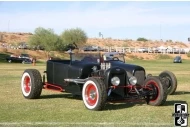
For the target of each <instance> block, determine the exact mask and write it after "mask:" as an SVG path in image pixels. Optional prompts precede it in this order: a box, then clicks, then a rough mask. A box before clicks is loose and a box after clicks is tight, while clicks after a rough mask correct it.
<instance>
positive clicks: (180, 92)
mask: <svg viewBox="0 0 190 130" xmlns="http://www.w3.org/2000/svg"><path fill="white" fill-rule="evenodd" d="M184 94H190V92H187V91H177V92H175V93H174V94H172V95H184Z"/></svg>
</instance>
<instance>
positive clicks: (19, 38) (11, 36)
mask: <svg viewBox="0 0 190 130" xmlns="http://www.w3.org/2000/svg"><path fill="white" fill-rule="evenodd" d="M30 36H32V33H7V32H0V46H1V45H2V43H5V44H7V45H9V44H12V45H14V44H18V43H20V42H27V41H28V38H29V37H30ZM87 44H88V45H98V46H115V47H116V46H117V47H121V46H124V47H136V48H141V47H159V46H166V47H167V46H171V47H176V46H177V47H179V48H190V45H188V44H184V43H182V42H172V41H166V42H164V41H151V40H149V41H146V42H142V41H134V40H121V39H112V38H104V39H100V38H89V39H88V40H87ZM0 52H8V53H9V54H11V53H14V54H17V55H19V54H20V53H23V52H24V53H28V54H30V55H31V56H35V57H37V58H38V59H45V57H46V55H45V52H43V51H31V50H13V49H7V50H6V49H5V48H0ZM52 55H55V56H59V57H61V56H63V55H65V54H63V53H59V52H52ZM176 55H177V54H170V55H169V56H170V58H171V59H172V58H173V57H174V56H176ZM181 56H182V58H183V59H189V57H187V55H186V54H181ZM126 58H127V59H128V60H129V59H144V60H149V59H156V58H159V54H153V53H132V54H127V57H126Z"/></svg>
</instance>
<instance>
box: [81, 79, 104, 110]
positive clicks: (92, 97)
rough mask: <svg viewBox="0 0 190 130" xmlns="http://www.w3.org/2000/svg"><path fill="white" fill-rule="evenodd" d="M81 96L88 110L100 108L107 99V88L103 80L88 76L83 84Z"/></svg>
mask: <svg viewBox="0 0 190 130" xmlns="http://www.w3.org/2000/svg"><path fill="white" fill-rule="evenodd" d="M82 98H83V102H84V105H85V107H86V108H87V109H89V110H95V111H99V110H102V109H103V108H104V106H105V104H106V101H107V90H106V86H105V84H104V82H103V81H102V80H101V79H98V78H89V80H87V81H86V82H85V84H84V85H83V89H82Z"/></svg>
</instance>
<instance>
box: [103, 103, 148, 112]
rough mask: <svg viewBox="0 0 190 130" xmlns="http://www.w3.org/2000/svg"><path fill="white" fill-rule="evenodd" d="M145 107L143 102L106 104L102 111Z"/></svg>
mask: <svg viewBox="0 0 190 130" xmlns="http://www.w3.org/2000/svg"><path fill="white" fill-rule="evenodd" d="M142 105H146V103H145V102H127V103H114V104H113V103H107V104H106V106H105V108H104V110H103V111H107V110H119V109H126V108H129V107H134V106H142Z"/></svg>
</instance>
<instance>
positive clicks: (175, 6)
mask: <svg viewBox="0 0 190 130" xmlns="http://www.w3.org/2000/svg"><path fill="white" fill-rule="evenodd" d="M37 27H44V28H52V29H53V30H54V32H55V33H57V34H61V33H62V32H63V31H64V30H65V29H70V28H77V27H78V28H81V29H83V30H84V31H85V32H86V33H87V36H88V37H89V38H99V32H101V33H102V34H103V37H104V38H110V37H111V38H113V39H133V40H136V39H137V38H139V37H144V38H147V39H151V40H160V39H163V40H164V41H165V40H173V41H182V42H185V43H188V37H190V1H186V2H180V1H175V2H166V1H163V2H157V1H156V2H154V1H152V2H151V1H148V2H143V1H138V2H135V1H132V2H130V1H123V2H117V1H105V2H103V1H99V2H98V1H97V2H91V1H84V2H79V1H75V2H71V1H59V2H54V1H49V2H37V1H32V2H27V1H20V2H16V1H14V2H8V1H6V2H3V1H0V31H6V32H32V33H34V30H35V28H37Z"/></svg>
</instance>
